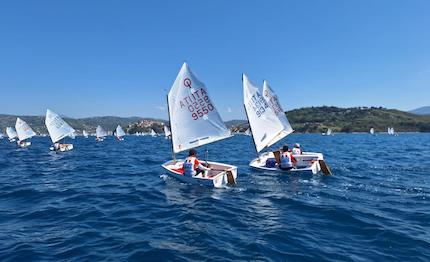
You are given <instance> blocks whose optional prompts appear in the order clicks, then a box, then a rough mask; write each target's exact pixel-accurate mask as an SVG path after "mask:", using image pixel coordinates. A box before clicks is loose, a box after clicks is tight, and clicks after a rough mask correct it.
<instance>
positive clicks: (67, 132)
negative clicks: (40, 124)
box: [45, 109, 75, 143]
mask: <svg viewBox="0 0 430 262" xmlns="http://www.w3.org/2000/svg"><path fill="white" fill-rule="evenodd" d="M45 125H46V128H47V129H48V133H49V136H50V137H51V140H52V142H53V143H56V142H58V141H60V140H61V139H63V138H65V137H67V136H71V137H73V136H74V132H75V130H74V129H73V128H72V127H71V126H70V125H69V124H67V123H66V122H65V121H64V120H63V119H62V118H61V117H60V116H59V115H58V114H57V113H55V112H53V111H51V110H49V109H48V110H46V118H45Z"/></svg>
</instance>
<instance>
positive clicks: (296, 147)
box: [292, 143, 302, 156]
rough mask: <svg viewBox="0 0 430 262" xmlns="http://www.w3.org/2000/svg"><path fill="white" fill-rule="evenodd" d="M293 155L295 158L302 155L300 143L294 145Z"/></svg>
mask: <svg viewBox="0 0 430 262" xmlns="http://www.w3.org/2000/svg"><path fill="white" fill-rule="evenodd" d="M292 153H293V155H294V156H297V155H301V154H302V149H301V148H300V144H299V143H295V144H294V148H293V150H292Z"/></svg>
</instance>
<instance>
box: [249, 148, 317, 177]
mask: <svg viewBox="0 0 430 262" xmlns="http://www.w3.org/2000/svg"><path fill="white" fill-rule="evenodd" d="M268 158H275V155H274V154H273V152H265V153H263V154H261V155H260V156H259V157H258V158H255V159H253V160H252V161H251V162H250V163H249V166H250V167H252V168H255V169H258V170H263V171H278V172H279V171H282V172H311V173H312V174H317V173H318V172H320V171H321V166H320V163H319V161H320V160H324V156H323V154H321V153H313V152H303V153H302V154H301V155H295V156H294V158H295V159H296V160H297V163H296V166H295V167H294V168H292V169H290V170H281V169H280V168H278V167H277V166H276V167H266V161H267V159H268Z"/></svg>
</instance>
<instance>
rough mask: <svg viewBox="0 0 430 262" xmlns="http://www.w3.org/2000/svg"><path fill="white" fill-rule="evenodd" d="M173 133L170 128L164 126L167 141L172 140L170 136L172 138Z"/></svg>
mask: <svg viewBox="0 0 430 262" xmlns="http://www.w3.org/2000/svg"><path fill="white" fill-rule="evenodd" d="M171 134H172V133H171V132H170V129H169V127H168V126H166V125H165V126H164V136H165V137H166V139H170V136H171Z"/></svg>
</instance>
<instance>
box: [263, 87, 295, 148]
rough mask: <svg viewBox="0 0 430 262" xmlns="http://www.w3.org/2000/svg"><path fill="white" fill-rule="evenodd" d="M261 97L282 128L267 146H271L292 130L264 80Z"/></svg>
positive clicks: (275, 97) (275, 96) (274, 95)
mask: <svg viewBox="0 0 430 262" xmlns="http://www.w3.org/2000/svg"><path fill="white" fill-rule="evenodd" d="M263 97H264V99H265V100H266V102H267V103H268V104H269V106H270V108H272V110H273V111H274V112H275V114H276V116H277V117H278V118H279V120H280V121H281V123H282V125H283V126H284V130H283V131H282V132H280V133H279V134H278V135H277V136H276V137H275V138H274V139H272V141H270V143H269V144H268V145H267V146H271V145H273V144H274V143H276V142H278V141H279V140H281V139H282V138H284V137H285V136H287V135H289V134H291V133H292V132H293V131H294V130H293V128H292V127H291V125H290V122H289V121H288V119H287V116H286V115H285V111H284V110H283V109H282V106H281V104H280V103H279V99H278V96H277V95H276V94H275V92H273V90H272V89H271V88H270V86H269V84H268V83H267V81H266V80H264V82H263Z"/></svg>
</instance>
